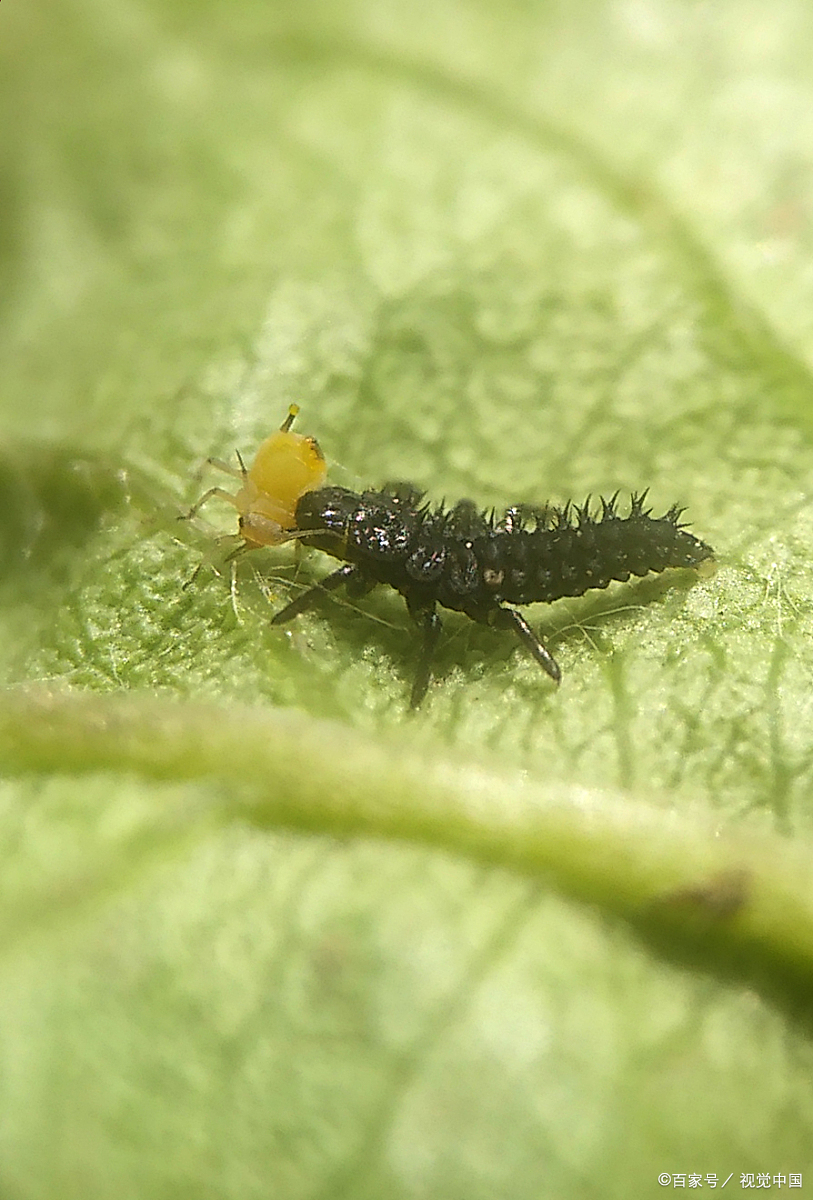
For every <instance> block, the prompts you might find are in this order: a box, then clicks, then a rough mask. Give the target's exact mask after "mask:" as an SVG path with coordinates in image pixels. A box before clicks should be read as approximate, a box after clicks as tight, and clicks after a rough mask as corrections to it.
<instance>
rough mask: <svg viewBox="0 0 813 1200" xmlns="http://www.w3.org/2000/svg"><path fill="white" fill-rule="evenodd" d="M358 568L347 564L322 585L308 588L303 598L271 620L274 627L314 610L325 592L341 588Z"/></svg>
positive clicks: (289, 605)
mask: <svg viewBox="0 0 813 1200" xmlns="http://www.w3.org/2000/svg"><path fill="white" fill-rule="evenodd" d="M355 570H356V568H355V567H354V566H353V565H352V564H351V563H345V565H344V566H343V567H339V569H338V571H334V572H333V574H332V575H328V576H327V577H326V578H325V579H323V580H322V582H321V583H317V585H316V587H312V588H308V590H307V592H303V593H302V595H301V596H297V598H296V600H292V601H291V603H290V604H286V605H285V607H284V608H281V609H280V610H279V612H278V613H276V614H275V615H274V616H273V617H272V618H271V624H272V625H285V624H287V622H288V621H291V620H293V618H294V617H298V616H299V614H300V613H301V612H305V610H306V609H308V608H312V607H313V605H314V604H317V603H318V602H319V600H320V599H321V597H322V596H323V595H324V594H325V592H333V591H335V589H336V588H338V587H341V586H342V584H343V583H347V580H348V579H349V578H350V576H351V575H352V574H353V573H354V571H355Z"/></svg>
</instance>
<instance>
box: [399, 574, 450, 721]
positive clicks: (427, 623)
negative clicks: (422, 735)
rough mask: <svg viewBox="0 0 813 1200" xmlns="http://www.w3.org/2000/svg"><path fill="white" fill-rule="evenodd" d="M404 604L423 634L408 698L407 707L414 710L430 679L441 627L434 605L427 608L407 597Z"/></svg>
mask: <svg viewBox="0 0 813 1200" xmlns="http://www.w3.org/2000/svg"><path fill="white" fill-rule="evenodd" d="M406 602H407V608H408V609H409V615H410V616H411V617H412V620H413V621H414V622H415V624H416V625H418V626H419V627H420V629H421V632H422V633H423V645H422V646H421V654H420V658H419V659H418V669H417V671H416V672H415V679H414V681H413V684H412V693H411V695H410V697H409V707H410V708H412V709H415V708H418V707H419V705H420V703H421V701H422V700H423V698H424V696H425V695H426V691H427V688H428V687H429V680H430V679H431V678H432V658H433V656H434V653H435V647H436V646H437V644H438V638H439V637H440V631H441V627H442V626H441V620H440V617H439V616H438V614H437V613H436V612H435V605H434V603H433V604H432V605H431V606H430V607H429V608H427V607H426V606H425V605H422V604H420V603H419V602H417V601H415V600H413V599H412V598H411V596H409V595H407V596H406Z"/></svg>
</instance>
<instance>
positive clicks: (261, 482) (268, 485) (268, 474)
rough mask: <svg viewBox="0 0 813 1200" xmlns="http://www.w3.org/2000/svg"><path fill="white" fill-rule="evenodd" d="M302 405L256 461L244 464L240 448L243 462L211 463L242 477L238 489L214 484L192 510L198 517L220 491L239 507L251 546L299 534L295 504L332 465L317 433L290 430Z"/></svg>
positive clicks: (242, 530)
mask: <svg viewBox="0 0 813 1200" xmlns="http://www.w3.org/2000/svg"><path fill="white" fill-rule="evenodd" d="M298 412H299V408H298V406H297V405H296V404H292V405H291V406H290V408H289V409H288V416H287V417H286V418H285V420H284V421H283V423H282V425H281V426H280V428H279V429H278V431H277V432H276V433H272V434H271V436H270V437H268V438H266V439H265V441H264V442H263V443H262V445H261V446H260V448H259V450H258V451H257V455H256V458H255V459H254V462H253V463H252V465H251V466H250V467H249V468H248V470H247V469H246V467H245V464H244V463H243V460H242V458H241V457H240V454H239V452H238V455H237V460H238V462H239V463H240V466H239V467H233V466H231V465H230V464H229V463H225V462H223V461H222V460H221V459H218V458H210V459H209V463H210V465H211V466H213V467H216V468H217V469H218V470H219V471H225V472H226V473H227V474H228V475H233V476H234V477H235V478H236V479H239V480H240V485H241V486H240V488H239V490H238V491H237V492H234V493H232V492H227V491H226V490H225V488H219V487H214V488H210V489H209V491H208V492H206V493H205V494H204V495H203V496H201V498H200V500H198V502H197V504H195V505H194V506H193V508H191V509H190V511H189V514H188V515H189V516H190V517H193V516H194V515H195V513H196V512H197V511H198V510H199V509H200V507H201V506H202V505H203V504H205V503H206V501H207V500H209V499H211V497H212V496H217V497H219V499H221V500H225V501H226V502H227V503H228V504H231V505H232V506H233V507H234V508H236V509H237V511H238V513H239V526H240V536H241V537H242V538H243V540H244V542H245V545H246V549H249V550H251V549H254V548H256V547H257V546H278V545H280V544H281V543H282V542H287V541H289V540H290V539H291V538H292V537H295V536H296V533H295V531H296V506H297V503H298V502H299V500H300V498H301V497H302V496H304V494H305V492H312V491H315V490H316V488H320V487H321V486H322V484H323V483H324V482H325V478H326V476H327V465H326V463H325V458H324V455H323V454H322V451H321V450H320V449H319V443H318V442H317V441H316V439H315V438H312V437H305V436H304V435H303V434H301V433H291V426H292V425H293V423H294V419H295V418H296V415H297V413H298Z"/></svg>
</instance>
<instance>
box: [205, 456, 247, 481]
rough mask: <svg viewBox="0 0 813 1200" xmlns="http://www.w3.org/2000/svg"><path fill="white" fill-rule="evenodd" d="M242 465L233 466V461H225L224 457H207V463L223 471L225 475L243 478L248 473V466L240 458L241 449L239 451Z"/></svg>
mask: <svg viewBox="0 0 813 1200" xmlns="http://www.w3.org/2000/svg"><path fill="white" fill-rule="evenodd" d="M237 458H238V459H239V462H240V466H239V467H233V466H232V465H231V463H227V462H224V461H223V459H222V458H207V459H206V463H207V465H208V466H210V467H214V469H215V470H216V471H223V473H224V474H225V475H232V476H233V477H234V478H235V479H243V478H244V476H245V474H246V468H245V467H244V466H243V460H242V458H240V454H239V451H238V452H237Z"/></svg>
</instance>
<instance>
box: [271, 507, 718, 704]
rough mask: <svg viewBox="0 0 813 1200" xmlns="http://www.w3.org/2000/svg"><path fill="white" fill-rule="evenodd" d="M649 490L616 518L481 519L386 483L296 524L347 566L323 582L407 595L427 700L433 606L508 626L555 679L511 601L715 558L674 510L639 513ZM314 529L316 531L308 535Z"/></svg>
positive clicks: (554, 667)
mask: <svg viewBox="0 0 813 1200" xmlns="http://www.w3.org/2000/svg"><path fill="white" fill-rule="evenodd" d="M645 497H646V493H644V494H643V495H641V496H633V497H632V502H631V507H630V512H629V513H628V515H627V516H625V517H622V516H620V515H619V513H618V510H617V505H616V497H613V498H612V499H611V500H601V501H600V506H601V507H600V511H598V512H597V513H595V514H594V513H592V512H591V507H590V501H589V499H588V501H587V502H586V503H585V504H584V505H582V506H581V507H575V506H573V505H566V506H565V507H564V508H552V507H545V508H534V509H529V508H523V507H513V508H509V509H507V510H506V512H505V513H504V514H503V515H502V516H501V517H499V518H498V517H497V516H496V515H495V514H493V513H492V514H490V515H487V514H485V513H482V512H480V511H479V510H478V509H477V508H476V506H475V505H474V504H473V503H472V502H471V501H470V500H461V501H460V502H459V503H458V504H456V505H455V506H454V507H453V508H451V509H446V508H444V506H443V505H440V506H437V507H435V508H432V507H430V506H429V505H425V504H424V503H423V496H422V493H420V492H419V491H417V490H416V489H415V488H413V487H412V486H411V485H410V484H404V483H398V484H389V485H387V486H385V487H384V488H382V489H381V490H380V491H373V490H370V491H365V492H361V493H357V492H352V491H349V490H348V489H347V488H341V487H324V488H318V489H316V490H314V491H310V492H308V493H306V494H305V495H303V496H302V497H301V499H300V500H299V502H298V504H297V507H296V526H297V529H298V530H299V531H300V534H301V536H302V540H303V541H304V542H305V544H306V545H312V546H316V547H318V549H320V550H323V551H325V552H326V553H328V554H331V555H332V556H333V557H334V558H338V559H341V560H342V561H343V562H344V563H345V564H347V565H346V566H345V567H342V568H341V569H340V570H339V571H338V572H335V573H334V575H332V576H329V577H328V580H327V581H325V583H323V584H322V585H321V588H322V590H323V589H324V588H325V587H326V586H327V587H328V588H329V589H332V588H335V587H338V586H340V585H341V584H345V585H346V586H347V587H348V589H349V590H350V591H351V592H353V593H355V594H360V593H363V592H365V591H367V590H369V588H371V587H373V586H375V585H376V584H379V583H384V584H388V585H389V586H390V587H393V588H395V589H396V591H398V592H400V593H401V595H402V596H403V597H404V599H405V600H406V603H407V607H408V609H409V612H410V614H411V616H412V617H413V619H414V620H415V621H416V622H417V623H418V624H419V625H420V626H421V628H422V630H423V633H424V649H423V654H422V658H421V665H420V667H419V670H418V675H417V677H416V680H415V685H414V687H413V691H412V704H413V706H415V705H417V704H419V703H420V701H421V699H422V698H423V695H424V693H425V691H426V688H427V686H428V682H429V671H430V662H431V653H432V650H433V648H434V644H435V642H436V640H437V636H438V632H439V626H440V623H439V618H438V616H437V613H436V606H437V605H440V606H441V607H442V608H448V609H453V610H457V611H459V612H463V613H465V614H466V615H467V616H468V617H470V618H471V619H472V620H474V621H478V622H481V623H483V624H487V625H492V626H495V627H498V628H507V627H512V628H513V629H514V631H515V632H516V633H517V635H518V636H519V637H520V640H521V641H522V642H523V644H524V645H525V646H526V647H527V648H528V649H529V650H530V652H531V653H532V654H533V655H534V657H535V658H536V659H537V661H538V662H539V663H540V665H541V666H542V667H543V668H544V669H545V670H546V671H547V672H548V674H549V675H550V676H551V677H552V678H553V679H554V680H556V682H558V681H559V678H560V672H559V667H558V664H557V663H556V662H555V660H554V659H553V657H552V655H551V654H550V653H549V651H548V650H547V649H546V648H545V647H544V645H543V643H542V642H541V641H540V640H539V638H538V637H537V636H536V635H535V634H534V633H533V631H532V630H531V628H530V626H528V624H527V622H526V621H525V620H524V618H523V617H521V616H520V614H519V613H516V612H514V611H513V610H512V609H510V608H506V607H504V605H505V604H506V603H507V604H532V603H536V602H538V601H544V602H548V603H550V602H552V601H554V600H558V599H560V598H561V597H563V596H580V595H582V593H583V592H586V591H588V590H590V589H592V588H604V587H607V586H608V584H609V583H610V582H611V581H612V580H620V581H624V580H627V579H629V577H630V576H631V575H639V576H642V575H647V574H648V573H649V572H650V571H655V572H660V571H664V570H666V569H667V568H668V567H697V566H699V565H700V564H701V563H703V562H706V561H707V560H709V559H711V558H713V551H712V549H711V547H710V546H708V545H706V543H705V542H701V541H700V540H699V539H698V538H696V537H694V536H693V535H692V534H690V533H688V532H687V531H686V529H685V527H684V526H682V525H681V524H680V516H681V510H680V509H679V508H677V507H676V506H675V507H673V508H671V509H669V511H668V512H666V513H665V514H664V515H663V516H662V517H653V516H652V514H651V510H646V509H644V501H645ZM308 531H312V532H308ZM319 591H320V589H319V588H315V589H312V590H311V591H310V592H308V593H305V595H303V596H301V597H299V599H298V600H295V601H293V603H292V604H289V605H288V606H287V607H286V608H284V609H283V610H282V611H281V612H280V613H278V614H277V616H276V617H275V618H274V621H275V623H282V622H284V621H287V620H290V619H291V617H293V616H295V615H296V614H297V613H299V612H302V611H303V609H305V608H307V607H309V606H310V604H311V603H313V601H314V600H315V599H316V598H317V595H318V594H319Z"/></svg>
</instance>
